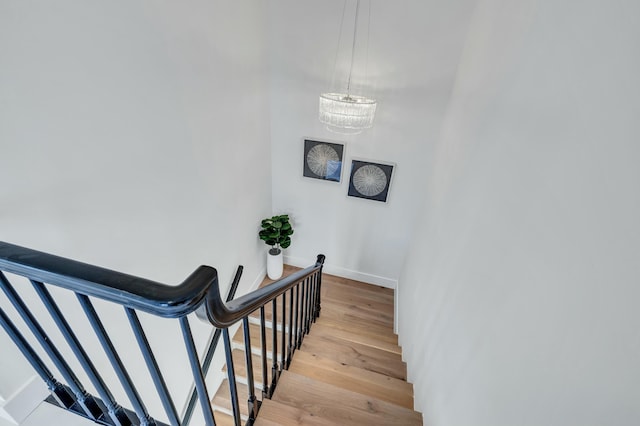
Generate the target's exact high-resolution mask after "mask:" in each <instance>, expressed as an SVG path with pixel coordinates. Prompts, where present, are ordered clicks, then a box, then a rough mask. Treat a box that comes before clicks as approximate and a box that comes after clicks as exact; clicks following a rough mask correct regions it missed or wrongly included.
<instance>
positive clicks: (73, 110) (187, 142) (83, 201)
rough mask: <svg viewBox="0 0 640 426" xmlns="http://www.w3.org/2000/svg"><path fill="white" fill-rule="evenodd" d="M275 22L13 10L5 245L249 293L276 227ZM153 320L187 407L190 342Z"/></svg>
mask: <svg viewBox="0 0 640 426" xmlns="http://www.w3.org/2000/svg"><path fill="white" fill-rule="evenodd" d="M265 19H266V11H265V6H264V5H263V4H262V3H261V2H259V1H250V0H247V1H240V2H238V1H217V2H211V1H195V2H190V3H189V6H188V7H184V5H181V4H178V3H172V2H156V1H135V2H130V1H122V2H100V3H95V2H92V3H86V2H81V1H58V2H54V3H51V2H37V3H32V2H29V3H24V2H2V3H1V4H0V150H1V155H0V181H1V182H2V184H1V185H0V239H1V240H4V241H8V242H12V243H16V244H20V245H25V246H28V247H33V248H36V249H39V250H42V251H47V252H53V253H56V254H59V255H63V256H67V257H71V258H75V259H79V260H82V261H86V262H90V263H96V264H99V265H101V266H105V267H109V268H112V269H116V270H121V271H125V272H128V273H132V274H136V275H140V276H144V277H147V278H151V279H155V280H157V281H160V282H165V283H178V282H180V281H182V280H183V279H184V278H185V277H186V276H187V275H188V274H189V273H190V272H191V271H193V270H194V269H195V268H196V267H197V266H199V265H201V264H209V265H212V266H215V267H216V268H218V271H219V274H220V279H221V284H222V286H223V287H226V286H227V285H228V284H229V282H230V280H231V278H232V276H233V274H234V272H235V268H236V267H237V265H238V264H243V265H244V266H245V274H244V280H243V284H242V286H241V288H240V290H239V294H242V292H244V291H246V290H247V289H248V287H249V286H250V284H251V283H252V282H253V281H254V280H255V279H256V278H257V277H258V276H259V275H260V274H261V273H263V269H264V266H265V265H264V252H263V245H262V244H261V243H260V241H259V240H258V238H257V236H256V233H257V230H258V227H259V221H260V219H261V218H262V217H264V216H267V215H268V214H270V213H271V211H272V209H271V165H270V162H269V158H270V141H269V112H268V107H269V102H268V90H267V83H268V81H267V60H266V48H265V43H266V27H265ZM31 298H32V299H34V298H35V297H34V296H33V295H31ZM64 303H65V304H69V306H73V308H72V309H73V310H75V313H73V312H72V313H71V314H70V315H71V316H72V319H74V318H76V316H74V315H76V314H77V318H78V320H80V318H81V317H82V315H81V314H80V313H79V312H78V311H79V309H78V307H77V305H74V304H73V303H75V302H73V301H65V302H64ZM3 306H6V304H5V305H3ZM99 308H100V309H102V307H99ZM104 312H105V315H106V316H107V318H108V321H107V323H108V324H107V327H108V328H109V327H113V328H114V329H115V328H118V329H120V328H123V329H126V328H127V327H128V326H127V325H126V324H125V322H124V321H125V320H124V316H123V315H122V312H120V310H118V312H113V311H112V310H105V311H104ZM142 320H143V323H144V325H145V326H148V328H149V334H150V335H152V337H154V336H155V337H156V338H158V340H159V342H157V343H156V345H157V347H158V349H160V350H165V351H169V352H168V353H170V354H173V355H172V356H170V357H168V359H167V358H166V357H165V358H164V359H163V360H161V362H163V363H164V364H165V366H169V367H172V368H170V369H169V370H170V371H169V373H168V375H169V377H168V379H169V381H174V382H176V381H177V382H179V384H178V385H176V386H174V389H177V392H176V402H177V404H178V405H179V406H180V405H181V403H182V402H181V399H182V395H180V391H182V390H183V388H185V387H186V386H187V385H188V384H187V383H186V382H185V380H186V379H185V378H187V377H189V376H190V373H189V370H188V363H187V362H186V361H184V362H182V361H180V362H178V361H177V357H178V354H176V352H175V351H176V350H178V349H179V347H180V345H178V349H176V345H175V342H176V341H178V342H180V341H181V338H180V336H179V334H178V329H177V327H174V328H171V327H170V326H168V325H165V324H166V323H164V322H153V321H152V320H151V319H150V318H147V317H146V316H145V317H143V318H142ZM193 326H194V327H196V330H194V331H195V332H196V334H197V335H198V337H199V338H200V342H199V344H200V345H202V344H203V343H204V337H206V336H207V335H208V333H209V330H210V327H206V326H204V325H197V324H196V323H195V322H194V324H193ZM2 333H4V332H2ZM167 333H168V334H167ZM169 335H171V336H175V337H174V339H178V340H171V339H170V338H169V337H168V336H169ZM180 356H182V354H181V355H180ZM3 357H4V350H3ZM6 360H7V359H5V358H3V363H2V364H0V365H1V366H7V364H5V363H4V361H6ZM185 360H186V358H185ZM134 362H135V364H134V365H133V366H132V370H135V371H142V372H143V371H144V367H142V361H141V360H136V361H134ZM104 363H106V360H104ZM23 364H24V363H23ZM17 365H21V364H19V361H15V363H13V362H12V363H11V364H10V366H17ZM21 369H24V365H23V366H22V367H21ZM3 371H4V372H0V383H3V385H2V387H0V391H1V392H2V397H7V396H11V394H12V393H13V391H14V390H15V389H13V388H15V386H14V384H13V381H11V383H9V382H8V381H5V378H6V376H5V375H6V374H14V373H15V371H14V372H13V373H12V372H10V371H9V372H7V371H6V369H4V368H3ZM24 374H25V375H27V374H31V373H30V372H29V370H28V368H27V369H26V371H25V373H24ZM12 377H13V376H12ZM4 384H7V386H8V387H10V388H11V389H6V388H5V386H4Z"/></svg>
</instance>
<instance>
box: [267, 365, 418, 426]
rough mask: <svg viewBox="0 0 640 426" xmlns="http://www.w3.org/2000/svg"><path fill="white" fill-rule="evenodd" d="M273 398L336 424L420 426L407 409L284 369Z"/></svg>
mask: <svg viewBox="0 0 640 426" xmlns="http://www.w3.org/2000/svg"><path fill="white" fill-rule="evenodd" d="M273 399H274V400H275V401H278V402H281V403H284V404H286V405H289V406H292V407H297V408H299V409H302V410H304V411H306V412H308V413H310V414H312V415H314V416H318V417H322V418H325V419H327V420H330V421H333V422H336V423H338V424H367V425H398V424H402V425H422V415H421V414H420V413H418V412H416V411H413V410H410V409H408V408H404V407H400V406H398V405H395V404H392V403H389V402H386V401H381V400H379V399H377V398H372V397H370V396H367V395H362V394H359V393H357V392H353V391H349V390H345V389H342V388H339V387H337V386H333V385H329V384H326V383H322V382H319V381H317V380H314V379H311V378H308V377H305V376H302V375H300V374H296V373H293V372H291V371H284V372H283V373H282V377H281V379H280V382H279V384H278V387H277V388H276V392H275V394H274V397H273Z"/></svg>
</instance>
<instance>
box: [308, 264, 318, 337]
mask: <svg viewBox="0 0 640 426" xmlns="http://www.w3.org/2000/svg"><path fill="white" fill-rule="evenodd" d="M311 289H312V291H311V322H310V323H309V328H311V324H312V323H314V322H316V297H317V294H318V274H313V275H312V277H311Z"/></svg>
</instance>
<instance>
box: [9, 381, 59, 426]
mask: <svg viewBox="0 0 640 426" xmlns="http://www.w3.org/2000/svg"><path fill="white" fill-rule="evenodd" d="M47 396H49V389H47V386H46V385H45V384H44V382H43V381H42V379H41V378H40V377H39V376H33V377H32V378H31V379H29V381H28V382H27V383H25V384H24V386H22V388H20V389H19V390H18V391H17V392H16V393H14V394H13V395H11V397H9V398H8V399H7V400H5V401H4V403H3V404H2V406H0V417H1V418H4V419H6V420H8V421H10V422H11V423H14V424H16V425H17V424H20V423H22V422H23V421H24V419H26V418H27V416H28V415H29V414H31V412H32V411H33V410H35V409H36V408H37V407H38V405H40V404H41V403H42V401H44V400H45V398H47Z"/></svg>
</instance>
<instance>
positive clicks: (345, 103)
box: [319, 0, 377, 133]
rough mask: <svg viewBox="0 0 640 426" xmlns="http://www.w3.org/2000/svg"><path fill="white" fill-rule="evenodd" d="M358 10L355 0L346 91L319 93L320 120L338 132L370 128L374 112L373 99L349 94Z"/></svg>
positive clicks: (358, 1) (356, 131)
mask: <svg viewBox="0 0 640 426" xmlns="http://www.w3.org/2000/svg"><path fill="white" fill-rule="evenodd" d="M359 10H360V0H357V2H356V13H355V22H354V24H353V42H352V44H351V63H350V65H349V78H348V79H347V91H346V93H322V94H321V95H320V104H319V111H320V113H319V119H320V121H321V122H322V123H324V124H326V125H327V128H328V129H329V130H332V131H338V132H340V133H360V132H361V131H362V130H363V129H368V128H370V127H371V126H373V118H374V116H375V113H376V105H377V104H376V101H375V99H370V98H367V97H365V96H356V95H352V94H351V74H352V73H353V58H354V56H355V50H356V35H357V29H358V13H359ZM343 19H344V11H343Z"/></svg>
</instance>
